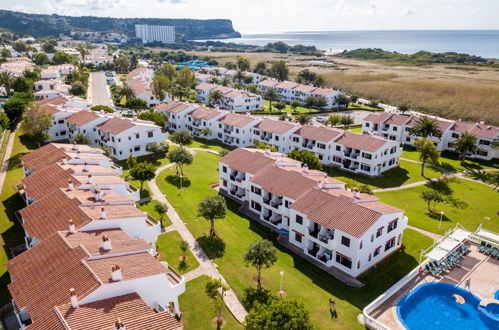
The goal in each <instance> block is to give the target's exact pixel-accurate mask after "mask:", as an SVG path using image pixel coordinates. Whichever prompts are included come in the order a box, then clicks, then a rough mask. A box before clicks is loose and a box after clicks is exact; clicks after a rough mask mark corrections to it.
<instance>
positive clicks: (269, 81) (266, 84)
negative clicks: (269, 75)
mask: <svg viewBox="0 0 499 330" xmlns="http://www.w3.org/2000/svg"><path fill="white" fill-rule="evenodd" d="M277 84H279V82H278V81H277V80H274V79H265V80H262V81H260V83H259V84H258V85H260V86H263V87H274V86H276V85H277Z"/></svg>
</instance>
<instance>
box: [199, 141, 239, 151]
mask: <svg viewBox="0 0 499 330" xmlns="http://www.w3.org/2000/svg"><path fill="white" fill-rule="evenodd" d="M189 148H201V149H209V150H213V151H217V152H219V151H220V150H223V149H227V150H231V149H234V147H231V146H228V145H226V144H223V143H221V142H218V141H206V140H203V139H194V142H192V144H191V145H190V146H189Z"/></svg>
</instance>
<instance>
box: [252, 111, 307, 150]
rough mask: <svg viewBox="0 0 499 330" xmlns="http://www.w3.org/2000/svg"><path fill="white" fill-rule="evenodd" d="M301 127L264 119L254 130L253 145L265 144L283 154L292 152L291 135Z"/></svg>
mask: <svg viewBox="0 0 499 330" xmlns="http://www.w3.org/2000/svg"><path fill="white" fill-rule="evenodd" d="M298 129H300V126H299V125H297V124H293V123H290V122H286V121H281V120H272V119H264V120H262V121H261V122H259V123H258V124H257V125H255V127H254V128H253V143H254V144H258V143H265V144H268V145H271V146H273V147H276V148H277V151H279V152H281V153H285V154H286V153H288V152H290V151H291V134H293V133H294V132H296V131H297V130H298Z"/></svg>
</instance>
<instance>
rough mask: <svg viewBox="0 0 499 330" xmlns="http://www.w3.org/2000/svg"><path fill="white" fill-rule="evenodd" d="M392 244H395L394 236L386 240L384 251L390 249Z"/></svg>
mask: <svg viewBox="0 0 499 330" xmlns="http://www.w3.org/2000/svg"><path fill="white" fill-rule="evenodd" d="M394 246H395V237H394V238H392V239H390V240H389V241H387V242H386V244H385V251H388V250H390V249H391V248H392V247H394Z"/></svg>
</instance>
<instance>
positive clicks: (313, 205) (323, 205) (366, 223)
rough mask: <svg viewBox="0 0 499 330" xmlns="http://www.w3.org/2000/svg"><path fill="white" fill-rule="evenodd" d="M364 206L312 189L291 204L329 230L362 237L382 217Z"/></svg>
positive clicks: (342, 197) (351, 200)
mask: <svg viewBox="0 0 499 330" xmlns="http://www.w3.org/2000/svg"><path fill="white" fill-rule="evenodd" d="M362 204H363V203H359V204H357V203H354V200H353V199H352V198H348V197H345V196H334V195H331V194H328V193H327V192H324V191H321V190H319V189H311V190H309V191H308V192H307V193H306V194H304V195H303V196H302V197H301V198H299V199H298V200H297V201H296V202H294V203H293V204H291V208H292V209H294V210H296V211H298V212H300V213H303V214H305V215H306V216H307V218H308V219H309V220H311V221H313V222H315V223H318V224H320V225H321V226H324V227H326V228H328V229H335V230H340V231H342V232H344V233H347V234H349V235H352V236H354V237H361V236H362V235H363V234H364V233H365V232H366V231H367V230H368V229H369V228H371V227H372V225H373V224H374V223H375V222H376V221H377V220H378V219H379V218H380V217H381V215H382V214H381V213H380V212H377V211H375V210H372V209H368V208H366V207H363V206H362Z"/></svg>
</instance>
